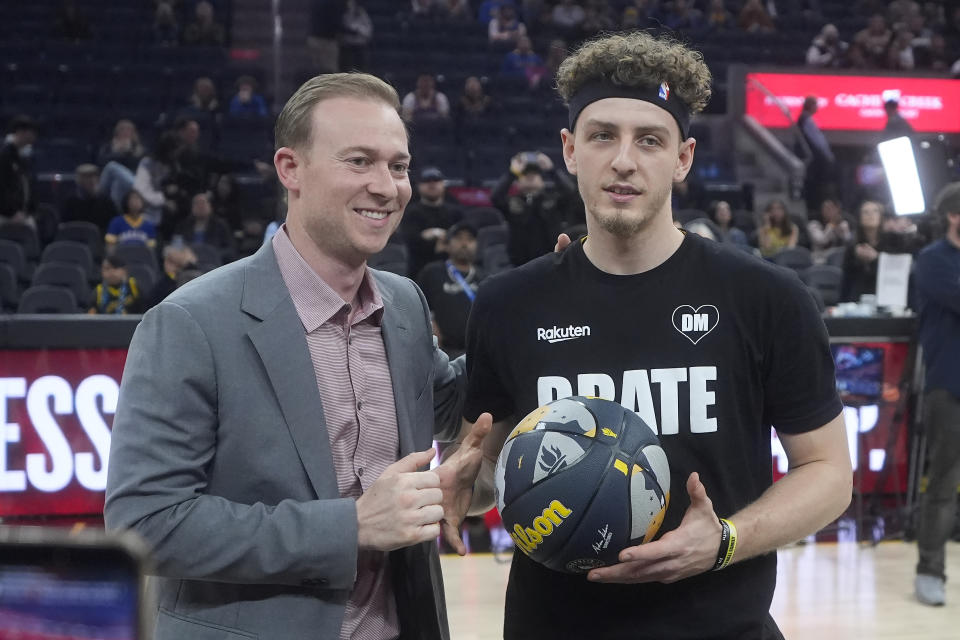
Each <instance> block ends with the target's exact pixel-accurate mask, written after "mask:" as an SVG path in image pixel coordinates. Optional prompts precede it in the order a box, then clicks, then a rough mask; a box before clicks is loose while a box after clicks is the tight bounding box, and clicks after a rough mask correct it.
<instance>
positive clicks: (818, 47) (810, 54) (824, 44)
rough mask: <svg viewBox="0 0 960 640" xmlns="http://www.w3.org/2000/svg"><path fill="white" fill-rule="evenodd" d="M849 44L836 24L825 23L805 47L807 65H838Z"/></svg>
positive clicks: (843, 57)
mask: <svg viewBox="0 0 960 640" xmlns="http://www.w3.org/2000/svg"><path fill="white" fill-rule="evenodd" d="M720 1H722V0H720ZM849 46H850V45H849V44H847V43H846V42H844V41H843V40H841V39H840V31H838V30H837V27H836V25H833V24H825V25H823V28H822V29H821V30H820V33H818V34H817V35H816V37H814V39H813V42H811V43H810V47H809V48H808V49H807V65H808V66H811V67H821V68H835V67H839V66H841V65H842V64H843V61H844V59H845V57H846V55H847V48H848V47H849Z"/></svg>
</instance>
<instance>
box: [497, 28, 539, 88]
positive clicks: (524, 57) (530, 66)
mask: <svg viewBox="0 0 960 640" xmlns="http://www.w3.org/2000/svg"><path fill="white" fill-rule="evenodd" d="M500 73H501V75H504V76H507V77H512V78H518V77H520V78H526V79H527V82H529V84H530V86H531V87H535V86H537V85H538V84H539V83H540V78H542V77H543V76H544V74H545V73H546V67H544V65H543V58H541V57H540V56H538V55H537V53H536V52H535V51H534V50H533V43H532V42H531V41H530V38H528V37H527V36H521V37H520V38H519V39H518V40H517V46H516V48H515V49H514V50H513V51H511V52H510V53H508V54H507V55H506V56H504V58H503V64H502V65H501V67H500Z"/></svg>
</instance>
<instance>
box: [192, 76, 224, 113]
mask: <svg viewBox="0 0 960 640" xmlns="http://www.w3.org/2000/svg"><path fill="white" fill-rule="evenodd" d="M187 104H188V105H189V106H190V107H191V108H193V109H196V110H197V111H201V112H203V113H210V114H216V113H219V112H220V100H219V99H218V98H217V85H215V84H214V83H213V80H211V79H210V78H208V77H206V76H201V77H199V78H197V79H196V80H194V82H193V92H192V93H191V94H190V97H189V98H188V99H187Z"/></svg>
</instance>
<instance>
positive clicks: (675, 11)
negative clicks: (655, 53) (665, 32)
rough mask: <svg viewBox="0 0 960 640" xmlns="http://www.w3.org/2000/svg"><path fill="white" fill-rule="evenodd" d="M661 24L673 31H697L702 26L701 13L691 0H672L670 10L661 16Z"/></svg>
mask: <svg viewBox="0 0 960 640" xmlns="http://www.w3.org/2000/svg"><path fill="white" fill-rule="evenodd" d="M663 24H664V26H665V27H667V28H668V29H673V30H674V31H684V32H689V31H698V30H699V29H700V28H701V27H702V26H703V14H702V13H701V12H700V11H699V10H698V9H696V8H695V7H694V6H693V2H692V1H691V0H673V4H672V6H671V8H670V10H669V11H668V12H667V13H666V14H665V15H664V16H663Z"/></svg>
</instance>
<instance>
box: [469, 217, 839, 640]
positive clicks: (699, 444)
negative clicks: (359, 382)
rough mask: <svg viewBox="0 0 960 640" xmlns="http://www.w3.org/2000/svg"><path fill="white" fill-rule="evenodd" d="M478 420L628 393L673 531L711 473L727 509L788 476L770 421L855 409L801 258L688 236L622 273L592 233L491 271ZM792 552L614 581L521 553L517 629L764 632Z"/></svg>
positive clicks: (472, 351)
mask: <svg viewBox="0 0 960 640" xmlns="http://www.w3.org/2000/svg"><path fill="white" fill-rule="evenodd" d="M467 366H468V375H469V392H468V398H467V403H466V406H465V409H464V416H465V417H466V418H467V419H468V420H470V421H471V422H472V421H475V420H476V419H477V417H478V416H479V414H480V413H482V412H484V411H489V412H491V413H492V414H493V416H494V420H504V419H511V420H516V419H519V418H522V417H523V416H525V415H526V414H527V413H529V412H530V411H532V410H533V409H535V408H536V407H537V406H539V405H542V404H544V403H546V402H549V401H551V400H554V399H556V398H558V397H565V396H569V395H573V394H581V395H593V396H601V397H605V398H608V399H613V400H616V401H620V402H621V403H622V404H624V405H625V406H627V407H628V408H630V409H632V410H634V411H636V412H637V413H638V414H639V415H640V417H641V418H643V419H644V420H646V421H647V422H648V423H650V424H651V426H654V427H655V430H656V431H657V433H659V434H660V440H661V442H662V445H663V448H664V450H665V451H666V453H667V458H668V460H669V462H670V470H671V493H672V495H671V500H670V506H669V508H668V510H667V515H666V518H665V522H664V524H663V526H662V527H661V529H660V534H661V535H662V534H663V533H665V532H667V531H670V530H672V529H675V528H676V527H677V526H678V525H679V523H680V520H681V518H682V516H683V514H684V512H685V511H686V509H687V507H688V506H689V503H690V501H689V497H688V496H687V494H686V489H685V487H686V480H687V477H688V476H689V474H690V473H692V472H694V471H697V472H699V473H700V478H701V480H702V481H703V483H704V485H705V486H706V489H707V494H708V495H709V496H710V498H711V499H712V501H713V506H714V510H715V511H716V512H717V514H718V515H720V516H729V515H731V514H733V513H734V512H735V511H737V510H738V509H741V508H743V507H744V506H746V505H747V504H749V503H751V502H753V501H754V500H756V499H757V498H758V497H759V496H760V494H761V493H763V491H764V490H765V489H767V487H769V486H770V484H771V482H772V471H773V470H772V463H771V448H770V426H771V425H774V426H776V427H777V429H778V430H780V431H782V432H784V433H801V432H804V431H809V430H813V429H816V428H818V427H820V426H822V425H824V424H826V423H827V422H829V421H830V420H832V419H833V418H835V417H836V416H837V415H838V414H839V413H840V411H841V408H842V406H841V403H840V400H839V397H838V395H837V392H836V387H835V380H834V368H833V359H832V358H831V355H830V350H829V345H828V340H827V334H826V329H825V327H824V324H823V321H822V320H821V318H820V317H819V314H818V313H817V310H816V307H815V305H814V303H813V300H812V298H811V297H810V295H809V294H808V293H807V291H806V289H805V288H804V286H803V284H802V283H801V282H800V281H799V279H798V278H797V277H796V276H795V275H793V273H792V272H789V271H787V270H786V269H783V268H780V267H777V266H774V265H771V264H768V263H765V262H763V261H761V260H758V259H757V258H754V257H752V256H749V255H747V254H745V253H743V252H742V251H739V250H737V249H732V248H729V247H725V246H723V245H721V244H719V243H714V242H710V241H708V240H704V239H702V238H700V237H698V236H696V235H694V234H687V235H686V237H685V239H684V241H683V243H682V244H681V246H680V248H679V249H678V250H677V251H676V252H675V253H674V254H673V255H672V256H671V257H670V258H669V259H667V260H666V261H665V262H664V263H663V264H661V265H660V266H658V267H656V268H654V269H652V270H650V271H647V272H645V273H642V274H637V275H629V276H617V275H611V274H607V273H604V272H602V271H600V270H599V269H597V268H596V267H595V266H594V265H593V264H592V263H591V262H590V261H589V260H588V259H587V257H586V255H585V253H584V250H583V246H582V244H581V243H574V245H573V246H572V247H570V248H569V249H567V250H566V251H565V252H563V253H561V254H551V255H547V256H544V257H542V258H539V259H537V260H534V261H533V262H531V263H529V264H528V265H526V266H524V267H521V268H519V269H514V270H513V271H509V272H506V273H504V274H501V275H497V276H494V277H492V278H488V279H487V280H486V281H485V283H484V286H483V287H482V288H481V289H480V291H479V292H478V296H477V299H476V301H475V302H474V307H473V311H472V314H471V316H470V321H469V324H468V329H467ZM775 580H776V554H773V553H771V554H768V555H766V556H762V557H758V558H754V559H751V560H747V561H744V562H740V563H736V564H734V565H732V566H730V567H728V568H727V569H725V570H723V571H720V572H707V573H704V574H701V575H698V576H694V577H691V578H688V579H686V580H682V581H680V582H677V583H674V584H670V585H667V584H660V583H652V584H640V585H627V586H625V585H604V584H595V583H589V582H587V580H586V578H585V577H583V576H574V575H566V574H560V573H556V572H554V571H551V570H550V569H547V568H545V567H542V566H541V565H538V564H536V563H534V562H533V561H531V560H529V559H528V558H527V557H526V556H524V555H523V554H516V555H515V557H514V562H513V567H512V569H511V573H510V582H509V585H508V588H507V604H506V624H505V637H506V638H530V637H534V635H533V634H534V633H537V634H540V635H541V636H542V637H548V636H549V637H570V638H572V637H596V638H605V639H606V638H631V639H633V638H651V639H653V638H656V639H657V640H662V639H666V638H690V639H694V638H695V639H697V640H705V639H706V638H753V637H761V631H760V628H761V625H762V623H763V620H764V618H765V617H766V616H767V612H768V610H769V607H770V601H771V599H772V597H773V589H774V586H775Z"/></svg>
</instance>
